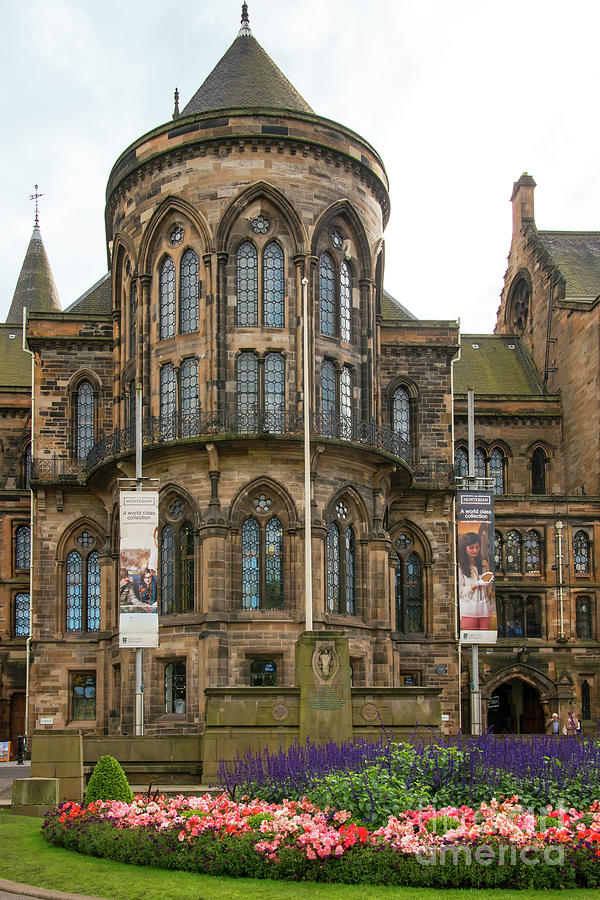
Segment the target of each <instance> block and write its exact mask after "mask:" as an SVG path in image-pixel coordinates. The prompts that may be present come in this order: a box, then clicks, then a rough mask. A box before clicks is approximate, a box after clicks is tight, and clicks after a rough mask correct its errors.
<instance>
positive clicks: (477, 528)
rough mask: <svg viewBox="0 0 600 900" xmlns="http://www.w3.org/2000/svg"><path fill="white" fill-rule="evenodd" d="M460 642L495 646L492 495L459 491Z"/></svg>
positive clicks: (485, 492) (457, 515) (496, 636)
mask: <svg viewBox="0 0 600 900" xmlns="http://www.w3.org/2000/svg"><path fill="white" fill-rule="evenodd" d="M456 530H457V560H458V602H459V615H460V630H459V638H460V640H461V641H462V642H463V643H465V644H495V643H496V640H497V638H498V616H497V614H496V599H495V597H494V495H493V494H492V493H491V491H459V492H458V497H457V504H456Z"/></svg>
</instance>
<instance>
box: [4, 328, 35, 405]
mask: <svg viewBox="0 0 600 900" xmlns="http://www.w3.org/2000/svg"><path fill="white" fill-rule="evenodd" d="M11 335H12V337H11ZM2 388H13V389H14V388H17V389H19V388H23V389H27V390H29V389H30V388H31V357H30V356H29V354H28V353H25V351H24V350H23V328H22V327H21V326H20V325H19V326H15V325H0V390H2Z"/></svg>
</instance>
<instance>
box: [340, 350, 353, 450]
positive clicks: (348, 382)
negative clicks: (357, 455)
mask: <svg viewBox="0 0 600 900" xmlns="http://www.w3.org/2000/svg"><path fill="white" fill-rule="evenodd" d="M340 415H341V423H340V424H341V428H340V437H342V438H343V439H344V440H346V441H350V440H352V372H351V371H350V369H349V368H348V366H344V367H343V368H342V372H341V375H340Z"/></svg>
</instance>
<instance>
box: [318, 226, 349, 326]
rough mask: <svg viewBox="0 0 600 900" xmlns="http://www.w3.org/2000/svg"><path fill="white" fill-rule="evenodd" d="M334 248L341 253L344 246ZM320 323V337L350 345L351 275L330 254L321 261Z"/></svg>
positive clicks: (345, 267)
mask: <svg viewBox="0 0 600 900" xmlns="http://www.w3.org/2000/svg"><path fill="white" fill-rule="evenodd" d="M334 246H335V247H336V249H338V250H340V249H341V247H342V243H341V242H340V244H339V246H338V245H337V244H334ZM319 319H320V325H321V334H323V335H325V336H326V337H339V338H341V340H342V341H345V342H346V343H350V342H351V340H352V273H351V271H350V266H349V264H348V262H347V261H346V260H345V259H344V260H342V262H341V263H340V265H339V269H338V268H337V267H336V263H335V261H334V258H333V256H332V255H331V253H329V252H328V251H327V250H326V251H325V252H324V253H322V254H321V256H320V258H319Z"/></svg>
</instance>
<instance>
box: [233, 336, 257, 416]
mask: <svg viewBox="0 0 600 900" xmlns="http://www.w3.org/2000/svg"><path fill="white" fill-rule="evenodd" d="M237 410H238V430H239V431H240V432H242V433H243V432H246V433H252V432H255V431H256V430H257V427H258V359H257V357H256V355H255V354H254V353H240V355H239V356H238V359H237Z"/></svg>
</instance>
